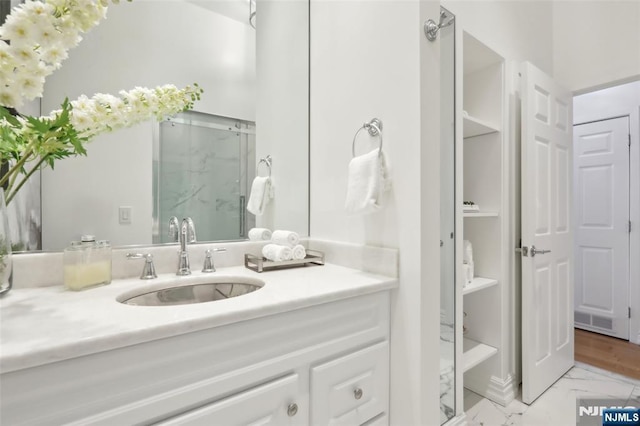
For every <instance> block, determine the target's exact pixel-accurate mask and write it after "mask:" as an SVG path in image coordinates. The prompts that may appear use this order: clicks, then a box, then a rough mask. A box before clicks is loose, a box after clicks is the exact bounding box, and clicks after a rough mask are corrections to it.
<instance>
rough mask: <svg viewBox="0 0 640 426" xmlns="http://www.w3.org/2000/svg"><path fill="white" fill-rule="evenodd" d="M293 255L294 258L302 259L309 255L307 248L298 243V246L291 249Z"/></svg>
mask: <svg viewBox="0 0 640 426" xmlns="http://www.w3.org/2000/svg"><path fill="white" fill-rule="evenodd" d="M291 257H292V258H293V259H294V260H302V259H304V258H305V257H307V250H306V249H305V248H304V246H303V245H301V244H298V245H297V246H295V247H294V248H292V249H291Z"/></svg>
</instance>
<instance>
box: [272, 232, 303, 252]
mask: <svg viewBox="0 0 640 426" xmlns="http://www.w3.org/2000/svg"><path fill="white" fill-rule="evenodd" d="M271 241H273V242H274V243H275V244H279V245H281V246H287V247H290V248H293V247H295V246H297V245H298V243H299V242H300V235H298V233H297V232H293V231H282V230H275V231H273V234H272V235H271Z"/></svg>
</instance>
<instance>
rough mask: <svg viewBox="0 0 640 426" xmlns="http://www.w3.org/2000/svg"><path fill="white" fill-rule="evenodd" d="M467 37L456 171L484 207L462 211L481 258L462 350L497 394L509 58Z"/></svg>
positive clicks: (474, 377)
mask: <svg viewBox="0 0 640 426" xmlns="http://www.w3.org/2000/svg"><path fill="white" fill-rule="evenodd" d="M460 44H461V45H462V46H461V48H462V68H463V71H462V77H461V78H460V77H458V82H459V83H458V84H459V86H458V87H460V80H462V82H461V83H462V84H461V86H462V108H460V109H459V110H458V111H459V114H458V116H459V117H461V118H462V141H461V142H459V145H458V146H459V147H461V149H458V153H457V155H459V156H462V159H461V160H458V164H461V165H462V170H461V171H459V172H458V176H457V178H458V179H462V185H461V186H462V200H463V201H473V202H474V203H475V204H477V205H478V206H479V207H480V211H479V212H469V213H464V212H463V213H462V229H461V231H462V232H458V238H459V239H460V240H469V241H471V244H472V246H473V255H474V264H475V278H474V280H473V281H472V282H471V283H469V284H466V285H464V280H461V281H462V283H460V284H462V285H463V286H462V290H461V293H462V298H461V300H462V311H463V312H464V319H463V323H464V327H465V329H466V332H465V333H464V336H463V339H462V343H463V344H462V357H461V358H462V370H463V371H464V378H463V384H464V387H466V388H469V389H471V390H473V391H474V392H476V393H479V394H481V395H483V396H485V397H487V398H490V399H495V398H492V388H495V382H496V378H500V377H502V374H501V366H502V363H501V357H502V354H504V353H505V352H506V349H507V348H506V347H505V346H506V345H505V341H504V331H505V328H504V327H505V324H504V317H503V310H504V309H503V308H504V304H505V303H506V302H507V301H506V300H505V298H504V297H503V291H502V290H503V287H504V281H505V278H506V275H507V274H506V270H505V249H506V247H505V244H504V240H505V238H504V236H505V229H506V223H505V220H506V218H505V214H504V212H506V210H507V209H506V207H505V199H504V192H505V187H504V185H505V183H504V179H503V170H504V164H503V156H504V147H503V144H504V143H505V142H504V133H503V131H502V129H503V127H504V126H503V125H502V123H503V122H504V114H503V113H504V105H503V104H504V101H505V100H504V96H503V94H504V67H505V61H504V58H502V57H501V56H500V55H498V54H497V53H495V52H494V51H493V50H491V49H490V48H488V47H487V46H486V45H484V44H483V43H482V42H480V41H479V40H478V39H476V38H474V37H473V36H471V35H470V34H468V33H466V32H464V31H462V43H459V44H458V47H460ZM461 110H462V111H461ZM458 188H460V185H459V186H458ZM461 210H462V208H460V211H461ZM459 231H460V230H459ZM461 254H462V253H461ZM458 266H459V269H458V270H459V271H462V255H460V256H458ZM460 274H461V272H460ZM461 275H462V274H461ZM498 381H499V380H498Z"/></svg>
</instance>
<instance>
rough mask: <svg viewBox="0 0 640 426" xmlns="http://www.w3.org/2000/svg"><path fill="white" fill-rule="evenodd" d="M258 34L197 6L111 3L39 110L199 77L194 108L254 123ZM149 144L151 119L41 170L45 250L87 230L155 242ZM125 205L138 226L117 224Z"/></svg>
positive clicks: (119, 240) (122, 241)
mask: <svg viewBox="0 0 640 426" xmlns="http://www.w3.org/2000/svg"><path fill="white" fill-rule="evenodd" d="M254 37H255V33H254V30H253V29H252V28H250V27H249V26H248V25H246V24H243V23H240V22H238V21H235V20H232V19H230V18H227V17H225V16H222V15H218V14H216V13H214V12H212V11H210V10H207V9H205V8H202V7H199V6H197V5H194V4H192V3H186V2H181V1H171V2H157V1H135V2H132V3H128V2H125V3H123V4H120V5H113V6H110V8H109V12H108V17H107V20H106V21H105V22H102V24H101V25H99V26H98V27H97V28H95V29H94V30H92V31H91V32H90V33H88V34H87V35H86V36H85V39H84V40H83V41H82V43H80V45H79V46H78V47H77V48H76V49H74V50H72V51H71V52H70V57H69V59H68V60H67V61H66V62H65V63H64V66H63V67H62V68H61V69H60V70H58V71H57V72H56V73H54V74H53V75H52V76H51V77H50V78H49V79H48V81H47V84H46V88H45V95H44V98H43V103H42V111H43V113H45V114H47V113H48V112H49V111H51V110H53V109H55V108H57V107H58V105H59V104H60V103H61V102H62V100H63V99H64V98H65V96H67V97H69V98H70V99H75V98H77V97H78V96H80V95H81V94H86V95H88V96H91V95H93V94H94V93H97V92H103V93H117V92H118V91H119V90H122V89H130V88H133V87H135V86H147V87H153V86H156V85H161V84H166V83H172V84H175V85H176V86H179V87H181V86H185V85H187V84H192V83H194V82H197V83H199V84H200V85H201V86H202V87H203V88H204V90H205V93H204V95H203V97H202V100H201V101H199V102H198V103H197V104H196V106H195V109H196V110H198V111H202V112H207V113H211V114H216V115H222V116H230V117H234V118H240V119H245V120H250V121H254V120H255V41H254ZM220 58H222V60H220ZM151 141H152V135H151V126H150V125H142V126H138V127H136V128H133V129H126V130H120V131H118V132H116V133H114V134H111V135H105V136H101V137H99V138H97V139H96V140H95V141H93V142H91V143H90V144H89V145H88V146H87V151H88V156H87V157H83V158H76V159H66V160H64V161H59V162H58V163H57V164H56V170H55V171H52V170H50V169H46V170H44V171H43V178H42V211H43V248H44V249H48V250H52V249H57V250H59V249H61V248H63V247H65V246H66V245H67V244H68V242H69V241H70V240H71V239H77V238H78V237H79V235H80V234H81V233H83V232H85V233H86V232H90V233H92V234H95V235H96V236H97V237H98V238H106V239H110V240H111V241H112V243H114V244H116V245H126V244H149V243H151V217H152V192H151V179H152V173H151V166H152V163H151V149H152V145H151ZM88 182H91V184H89V183H88ZM116 185H117V186H116ZM118 206H131V207H133V223H132V224H130V225H119V224H118V221H117V213H118Z"/></svg>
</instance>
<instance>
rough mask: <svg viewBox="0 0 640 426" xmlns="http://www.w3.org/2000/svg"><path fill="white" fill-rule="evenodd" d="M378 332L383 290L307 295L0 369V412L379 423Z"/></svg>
mask: <svg viewBox="0 0 640 426" xmlns="http://www.w3.org/2000/svg"><path fill="white" fill-rule="evenodd" d="M214 308H215V307H214V306H212V309H214ZM132 309H137V307H132ZM183 309H188V307H183ZM140 315H145V312H144V309H142V310H140ZM122 338H123V339H126V338H127V336H123V337H122ZM388 341H389V292H388V291H379V292H376V293H371V294H368V295H361V296H356V297H351V298H348V299H342V300H338V301H333V302H328V303H322V304H317V305H314V306H310V307H307V308H302V309H297V310H293V311H289V312H283V313H279V314H275V315H270V316H265V317H261V318H256V319H252V320H247V321H238V322H234V323H232V324H228V325H224V326H219V327H215V328H210V329H206V330H201V331H194V332H192V333H188V334H181V335H178V336H173V337H167V338H164V339H158V340H153V341H150V342H146V343H140V344H136V345H131V346H126V347H122V348H120V349H115V350H110V351H106V352H99V353H95V354H91V355H85V356H79V357H77V358H73V359H68V360H65V361H60V362H55V363H50V364H45V365H41V366H38V367H32V368H26V369H22V370H16V371H12V372H7V373H3V374H2V375H1V376H0V392H1V394H2V399H1V400H0V424H3V425H52V424H56V425H62V424H72V425H83V426H84V425H109V426H111V425H119V426H124V425H140V424H157V425H225V426H227V425H247V424H252V425H269V424H278V425H308V424H311V425H325V424H329V423H332V424H345V425H346V424H348V425H363V424H367V425H369V424H376V425H384V424H388V407H389V395H388V392H389V391H388V389H389V344H388Z"/></svg>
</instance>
